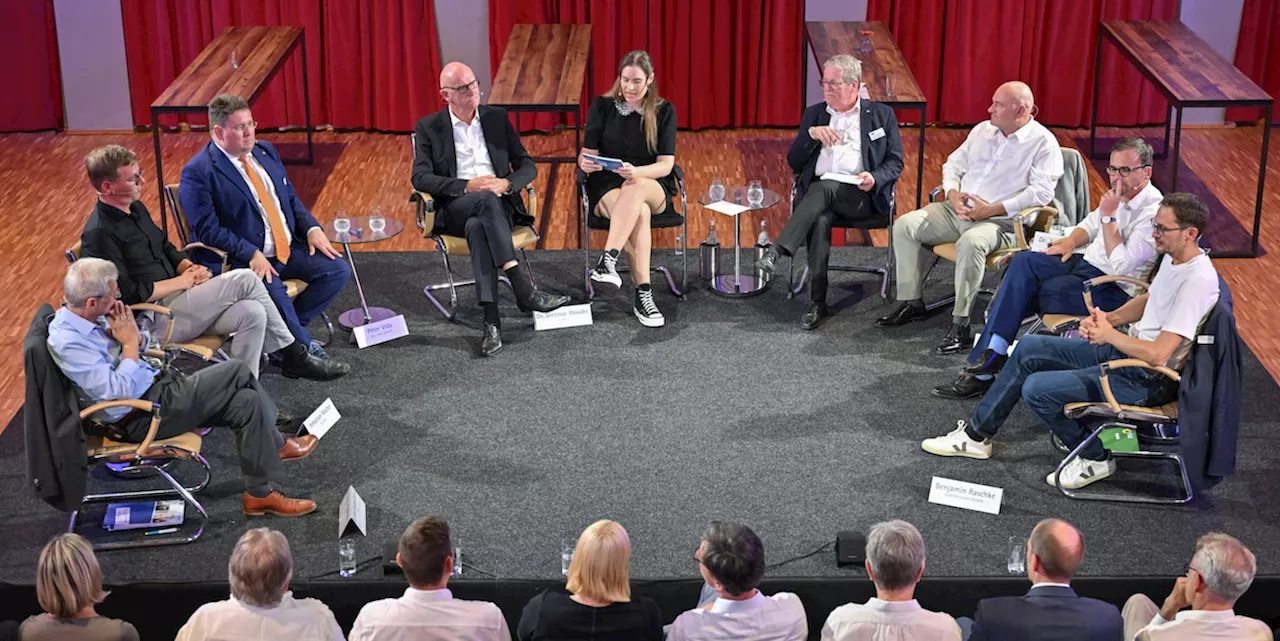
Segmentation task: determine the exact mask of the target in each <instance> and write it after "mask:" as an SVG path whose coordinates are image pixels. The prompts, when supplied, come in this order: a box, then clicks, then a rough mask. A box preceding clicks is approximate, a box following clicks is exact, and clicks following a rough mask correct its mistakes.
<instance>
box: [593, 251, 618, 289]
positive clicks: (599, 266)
mask: <svg viewBox="0 0 1280 641" xmlns="http://www.w3.org/2000/svg"><path fill="white" fill-rule="evenodd" d="M591 280H593V281H595V282H597V283H605V284H608V285H613V286H614V287H622V277H621V276H619V275H618V259H617V258H615V257H613V256H610V255H609V252H605V253H603V254H601V255H600V262H598V263H596V267H595V269H592V270H591Z"/></svg>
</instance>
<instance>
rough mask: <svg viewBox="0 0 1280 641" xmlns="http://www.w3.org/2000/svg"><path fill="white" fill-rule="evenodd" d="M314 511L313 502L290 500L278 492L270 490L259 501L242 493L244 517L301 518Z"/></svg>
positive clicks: (246, 493) (250, 495) (314, 504)
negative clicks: (267, 515) (270, 515)
mask: <svg viewBox="0 0 1280 641" xmlns="http://www.w3.org/2000/svg"><path fill="white" fill-rule="evenodd" d="M315 510H316V502H315V501H312V500H311V499H291V498H289V497H287V496H285V495H283V494H281V493H280V491H279V490H271V493H270V494H268V495H267V496H266V497H265V498H261V499H260V498H258V497H256V496H254V495H252V494H250V493H248V492H245V493H244V515H245V516H263V515H264V514H274V515H276V516H302V515H303V514H310V513H312V512H314V511H315Z"/></svg>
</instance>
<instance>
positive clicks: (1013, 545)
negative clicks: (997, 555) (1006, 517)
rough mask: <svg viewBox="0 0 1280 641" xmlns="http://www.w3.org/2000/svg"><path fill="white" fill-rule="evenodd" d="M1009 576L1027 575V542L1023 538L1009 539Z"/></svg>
mask: <svg viewBox="0 0 1280 641" xmlns="http://www.w3.org/2000/svg"><path fill="white" fill-rule="evenodd" d="M1008 569H1009V574H1017V575H1023V574H1026V573H1027V540H1026V539H1025V538H1023V537H1021V536H1011V537H1009V567H1008Z"/></svg>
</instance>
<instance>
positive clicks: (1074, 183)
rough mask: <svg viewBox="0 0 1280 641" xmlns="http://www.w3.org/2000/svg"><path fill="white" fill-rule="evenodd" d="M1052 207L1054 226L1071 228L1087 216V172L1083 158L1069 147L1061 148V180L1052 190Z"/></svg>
mask: <svg viewBox="0 0 1280 641" xmlns="http://www.w3.org/2000/svg"><path fill="white" fill-rule="evenodd" d="M1053 206H1054V207H1055V208H1057V210H1058V220H1057V221H1055V222H1056V224H1058V225H1062V226H1063V227H1071V226H1073V225H1076V224H1077V223H1079V222H1080V221H1082V220H1084V218H1085V216H1088V215H1089V172H1088V170H1086V169H1085V162H1084V156H1082V155H1080V152H1079V151H1077V150H1075V149H1072V148H1070V147H1063V148H1062V178H1059V179H1058V184H1057V185H1056V186H1055V187H1054V188H1053Z"/></svg>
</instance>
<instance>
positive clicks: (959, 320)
mask: <svg viewBox="0 0 1280 641" xmlns="http://www.w3.org/2000/svg"><path fill="white" fill-rule="evenodd" d="M1034 110H1035V98H1034V97H1033V96H1032V95H1031V88H1030V87H1028V86H1027V85H1026V84H1024V83H1021V82H1016V81H1015V82H1006V83H1004V84H1003V85H1000V88H999V89H996V93H995V95H994V96H992V98H991V106H990V107H988V108H987V113H989V114H991V119H990V120H988V121H986V122H983V123H979V124H978V125H977V126H976V127H974V128H973V129H972V130H971V131H970V132H969V137H968V138H966V139H965V141H964V143H963V144H961V145H960V147H959V148H957V149H956V150H955V151H954V152H952V153H951V156H949V157H948V158H947V162H946V164H944V165H942V188H943V190H944V191H945V192H946V199H945V200H942V201H939V202H934V203H929V204H928V205H926V206H925V207H924V209H918V210H916V211H913V212H911V213H908V214H906V215H904V216H902V217H901V218H899V219H898V220H897V222H895V223H894V225H893V253H894V256H895V257H896V262H897V279H898V293H897V295H898V301H899V302H900V303H901V305H899V306H898V308H897V309H896V310H894V311H893V312H892V313H890V314H889V315H888V316H884V317H881V318H880V319H879V320H877V321H876V324H877V325H881V326H884V327H895V326H898V325H905V324H907V323H910V322H912V321H915V320H919V319H921V318H924V317H925V316H926V312H927V310H926V309H925V304H924V299H923V297H922V294H921V291H920V289H921V284H922V281H923V280H924V270H925V266H926V264H927V262H928V261H930V260H932V259H933V252H932V250H931V249H930V248H931V247H933V246H935V245H942V244H946V243H955V245H956V266H955V293H956V302H955V308H954V310H953V311H952V325H951V329H950V330H949V331H948V332H947V335H946V337H945V338H944V339H943V340H942V342H941V343H940V344H938V346H937V347H936V348H935V351H936V352H937V353H939V354H955V353H958V352H960V351H962V350H964V351H968V350H969V349H970V348H972V347H973V332H972V330H971V329H970V328H969V309H970V307H972V306H973V300H974V298H975V297H976V295H977V293H978V288H979V287H980V286H981V285H982V277H983V275H984V274H985V273H986V260H987V255H988V254H990V253H991V252H993V251H995V250H997V249H1000V248H1002V247H1011V246H1012V245H1013V243H1014V236H1013V233H1012V232H1013V224H1014V218H1013V216H1015V215H1017V214H1018V213H1019V212H1021V211H1022V210H1024V209H1026V208H1028V207H1037V206H1040V205H1047V204H1049V203H1050V202H1052V200H1053V190H1054V187H1056V186H1057V184H1058V178H1060V177H1061V176H1062V171H1063V170H1062V151H1061V149H1060V148H1059V146H1058V140H1057V138H1055V137H1054V135H1053V133H1052V132H1050V131H1049V130H1048V129H1046V128H1045V127H1044V126H1043V125H1041V124H1040V123H1038V122H1036V120H1035V118H1034V116H1033V111H1034Z"/></svg>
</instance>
